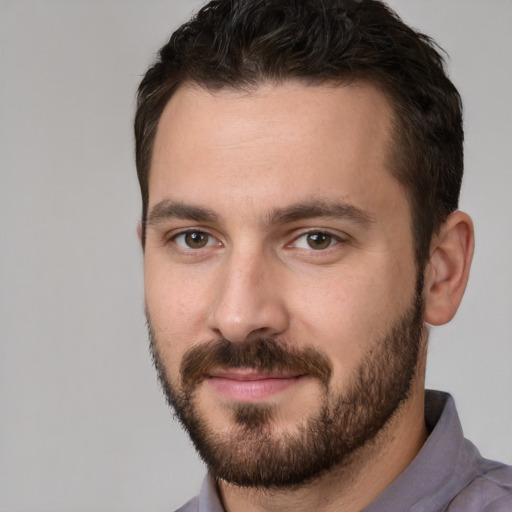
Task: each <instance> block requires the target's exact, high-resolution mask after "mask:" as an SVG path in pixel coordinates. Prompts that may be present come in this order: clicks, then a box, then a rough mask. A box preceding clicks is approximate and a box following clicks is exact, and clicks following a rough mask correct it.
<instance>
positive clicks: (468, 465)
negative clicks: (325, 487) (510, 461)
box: [176, 391, 512, 512]
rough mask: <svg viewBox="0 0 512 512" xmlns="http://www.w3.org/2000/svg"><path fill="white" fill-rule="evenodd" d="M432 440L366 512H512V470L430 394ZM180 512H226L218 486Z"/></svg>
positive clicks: (446, 402)
mask: <svg viewBox="0 0 512 512" xmlns="http://www.w3.org/2000/svg"><path fill="white" fill-rule="evenodd" d="M425 419H426V423H427V428H428V430H429V432H430V435H429V437H428V439H427V441H426V443H425V444H424V445H423V448H422V449H421V451H420V452H419V453H418V455H417V456H416V458H415V459H414V460H413V461H412V462H411V464H410V465H409V466H408V467H407V469H406V470H405V471H404V472H403V473H402V474H401V475H400V476H399V477H398V478H397V479H396V480H395V481H394V482H393V483H392V484H391V485H390V486H389V487H388V488H387V489H386V490H385V491H384V492H383V493H382V494H381V495H380V496H379V497H378V498H377V499H376V500H375V501H374V502H373V503H371V504H370V505H369V506H368V507H366V508H365V509H364V511H363V512H512V467H511V466H506V465H505V464H501V463H499V462H494V461H491V460H487V459H484V458H482V456H481V455H480V453H479V452H478V450H477V449H476V448H475V446H474V445H473V444H471V443H470V442H469V441H468V440H466V439H464V436H463V434H462V428H461V425H460V421H459V417H458V415H457V411H456V409H455V403H454V401H453V398H452V397H451V396H450V395H448V394H446V393H442V392H440V391H427V393H426V400H425ZM176 512H224V509H223V508H222V505H221V502H220V500H219V497H218V495H217V491H216V485H215V481H214V479H213V478H212V477H211V476H209V475H208V476H206V478H205V479H204V481H203V485H202V486H201V492H200V493H199V496H197V497H195V498H193V499H192V500H190V501H189V502H188V503H186V504H185V505H184V506H183V507H181V508H180V509H178V510H177V511H176Z"/></svg>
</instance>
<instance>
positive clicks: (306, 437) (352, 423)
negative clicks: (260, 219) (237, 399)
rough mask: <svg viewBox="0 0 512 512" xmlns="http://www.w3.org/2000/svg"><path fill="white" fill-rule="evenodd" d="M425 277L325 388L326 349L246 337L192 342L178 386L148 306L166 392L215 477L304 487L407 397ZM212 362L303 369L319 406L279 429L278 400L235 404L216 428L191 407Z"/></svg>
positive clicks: (345, 459)
mask: <svg viewBox="0 0 512 512" xmlns="http://www.w3.org/2000/svg"><path fill="white" fill-rule="evenodd" d="M422 284H423V283H422V279H418V282H417V286H416V294H415V297H414V300H413V301H412V303H411V305H410V306H409V308H408V310H407V311H406V312H405V313H404V314H403V315H402V316H401V317H400V318H399V319H398V320H397V321H396V322H395V324H394V325H393V326H392V327H391V328H390V329H389V331H388V332H387V333H385V334H384V335H383V336H381V337H380V338H379V339H377V340H374V341H373V342H372V343H371V344H370V348H369V350H368V352H367V354H366V357H364V358H363V360H362V362H361V363H360V364H359V366H358V367H357V368H356V370H355V372H354V373H353V374H352V376H351V378H350V380H349V382H348V384H347V385H346V386H344V389H343V390H336V391H335V390H333V389H331V387H332V386H330V381H331V376H332V365H331V363H330V361H329V359H328V357H327V356H326V355H324V354H323V353H321V352H319V351H318V350H317V349H315V348H313V347H305V348H295V347H293V348H291V347H289V346H287V345H286V344H284V343H283V342H282V341H281V342H279V341H277V340H275V339H272V338H262V339H257V340H251V341H246V342H243V343H232V342H230V341H228V340H225V339H220V340H215V341H210V342H208V343H204V344H201V345H199V346H194V347H192V348H191V349H189V350H188V351H187V352H186V353H185V355H184V357H183V359H182V362H181V365H180V378H181V385H176V384H175V383H173V382H171V380H170V378H169V377H168V376H167V372H166V369H165V364H164V362H163V358H162V357H161V354H160V353H159V352H158V346H160V343H159V340H157V339H156V337H155V333H154V332H153V330H152V328H151V322H150V317H149V313H147V318H148V328H149V336H150V347H151V352H152V356H153V361H154V364H155V368H156V370H157V373H158V377H159V380H160V384H161V386H162V389H163V391H164V394H165V396H166V398H167V401H168V403H169V405H170V406H171V407H172V408H173V409H174V411H175V413H176V416H177V418H178V419H179V421H180V422H181V424H182V425H183V427H184V428H185V430H186V431H187V432H188V434H189V436H190V438H191V440H192V442H193V443H194V446H195V448H196V450H197V451H198V453H199V455H200V456H201V458H202V459H203V460H204V462H205V463H206V465H207V466H208V469H209V470H210V472H211V473H212V474H213V476H214V477H216V478H220V479H222V480H225V481H226V482H229V483H232V484H235V485H238V486H243V487H254V488H266V489H279V488H286V487H297V486H300V485H304V484H306V483H308V482H310V481H312V480H314V479H315V478H318V477H320V476H322V475H323V474H325V473H327V472H328V471H329V470H331V469H333V468H334V467H336V466H338V467H343V466H344V465H347V464H348V463H349V462H350V460H351V457H350V456H351V455H352V454H354V452H356V450H357V449H358V448H360V447H362V446H364V445H366V444H367V443H369V442H371V441H372V440H373V439H374V438H375V436H376V435H377V434H378V433H379V432H380V431H382V430H383V428H384V427H385V425H386V424H387V423H388V422H389V421H390V419H391V418H392V417H393V416H394V415H395V414H396V413H397V411H398V410H399V409H400V407H401V406H402V405H403V404H404V403H405V402H406V401H407V399H408V398H409V396H410V391H411V385H412V382H413V380H414V377H415V374H416V371H417V366H418V360H419V354H420V348H421V344H422V339H423V337H424V328H423V300H422V295H421V290H422V287H423V286H422ZM215 368H254V369H257V370H262V371H268V372H273V371H282V372H283V373H289V374H290V373H291V374H295V375H307V376H308V377H312V378H314V379H316V380H317V381H318V382H319V383H320V384H321V387H322V391H323V392H322V397H321V400H320V402H321V403H320V404H319V406H320V407H319V409H318V410H317V412H316V413H315V414H312V415H311V416H309V417H305V418H303V419H302V421H300V422H299V424H298V425H296V428H294V430H293V432H283V431H281V432H280V431H279V429H278V428H277V423H278V422H277V418H276V417H277V414H278V412H279V406H278V405H274V404H261V403H234V404H232V405H231V406H230V408H231V412H232V422H231V425H230V427H229V429H228V430H227V431H223V432H219V431H218V430H215V429H213V428H212V427H211V426H210V425H209V424H208V421H207V419H206V418H205V416H204V414H203V413H202V412H201V410H200V409H199V407H198V405H197V391H198V389H199V386H200V384H201V382H202V381H203V380H204V379H206V378H208V375H209V372H210V371H211V370H213V369H215ZM226 421H228V420H226Z"/></svg>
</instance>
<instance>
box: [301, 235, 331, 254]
mask: <svg viewBox="0 0 512 512" xmlns="http://www.w3.org/2000/svg"><path fill="white" fill-rule="evenodd" d="M332 238H333V237H332V235H330V234H329V233H309V234H308V235H307V237H306V241H307V244H308V245H309V247H311V249H316V250H321V249H327V248H328V247H329V246H330V245H331V243H332Z"/></svg>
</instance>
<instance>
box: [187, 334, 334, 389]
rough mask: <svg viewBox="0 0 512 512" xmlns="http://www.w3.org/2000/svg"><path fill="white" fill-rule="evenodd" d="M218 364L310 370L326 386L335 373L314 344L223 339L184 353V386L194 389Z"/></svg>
mask: <svg viewBox="0 0 512 512" xmlns="http://www.w3.org/2000/svg"><path fill="white" fill-rule="evenodd" d="M218 368H237V369H242V368H244V369H247V368H250V369H255V370H261V371H268V372H279V371H282V372H283V373H285V372H286V373H292V374H297V375H304V374H306V375H308V376H310V377H313V378H316V379H318V380H319V381H320V382H321V383H322V384H323V385H324V386H325V387H327V386H328V384H329V380H330V377H331V374H332V365H331V363H330V361H329V359H328V358H327V356H325V355H324V354H323V353H321V352H319V351H318V350H316V349H314V348H312V347H304V348H300V349H299V348H290V347H286V346H284V345H283V344H282V343H279V342H277V341H276V340H274V339H272V338H259V339H257V340H251V341H244V342H237V343H233V342H231V341H229V340H226V339H220V340H217V341H214V342H210V343H205V344H202V345H198V346H195V347H192V348H190V349H189V350H188V351H187V352H186V353H185V354H184V356H183V359H182V362H181V365H180V374H181V381H182V385H183V387H184V388H188V390H189V391H192V390H193V389H194V388H195V387H197V386H198V385H199V383H200V382H201V381H202V380H204V379H205V378H207V377H208V376H209V375H210V373H211V372H212V371H213V370H214V369H218Z"/></svg>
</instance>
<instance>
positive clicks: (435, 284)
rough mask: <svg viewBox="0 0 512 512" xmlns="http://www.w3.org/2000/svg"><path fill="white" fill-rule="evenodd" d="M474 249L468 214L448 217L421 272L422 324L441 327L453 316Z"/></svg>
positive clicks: (466, 277) (459, 213)
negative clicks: (422, 292)
mask: <svg viewBox="0 0 512 512" xmlns="http://www.w3.org/2000/svg"><path fill="white" fill-rule="evenodd" d="M474 248H475V236H474V229H473V222H472V220H471V218H470V217H469V215H467V214H466V213H464V212H460V211H457V212H454V213H452V214H451V215H449V216H448V218H447V219H446V221H445V222H444V224H443V226H442V227H441V229H440V231H439V233H438V234H436V235H434V237H433V239H432V243H431V245H430V261H429V263H428V264H427V267H426V269H425V288H424V294H425V322H427V323H429V324H431V325H441V324H445V323H448V322H449V321H450V320H451V319H452V318H453V317H454V316H455V313H456V312H457V309H458V307H459V305H460V302H461V300H462V296H463V295H464V290H465V289H466V285H467V282H468V279H469V269H470V267H471V260H472V259H473V250H474Z"/></svg>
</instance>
